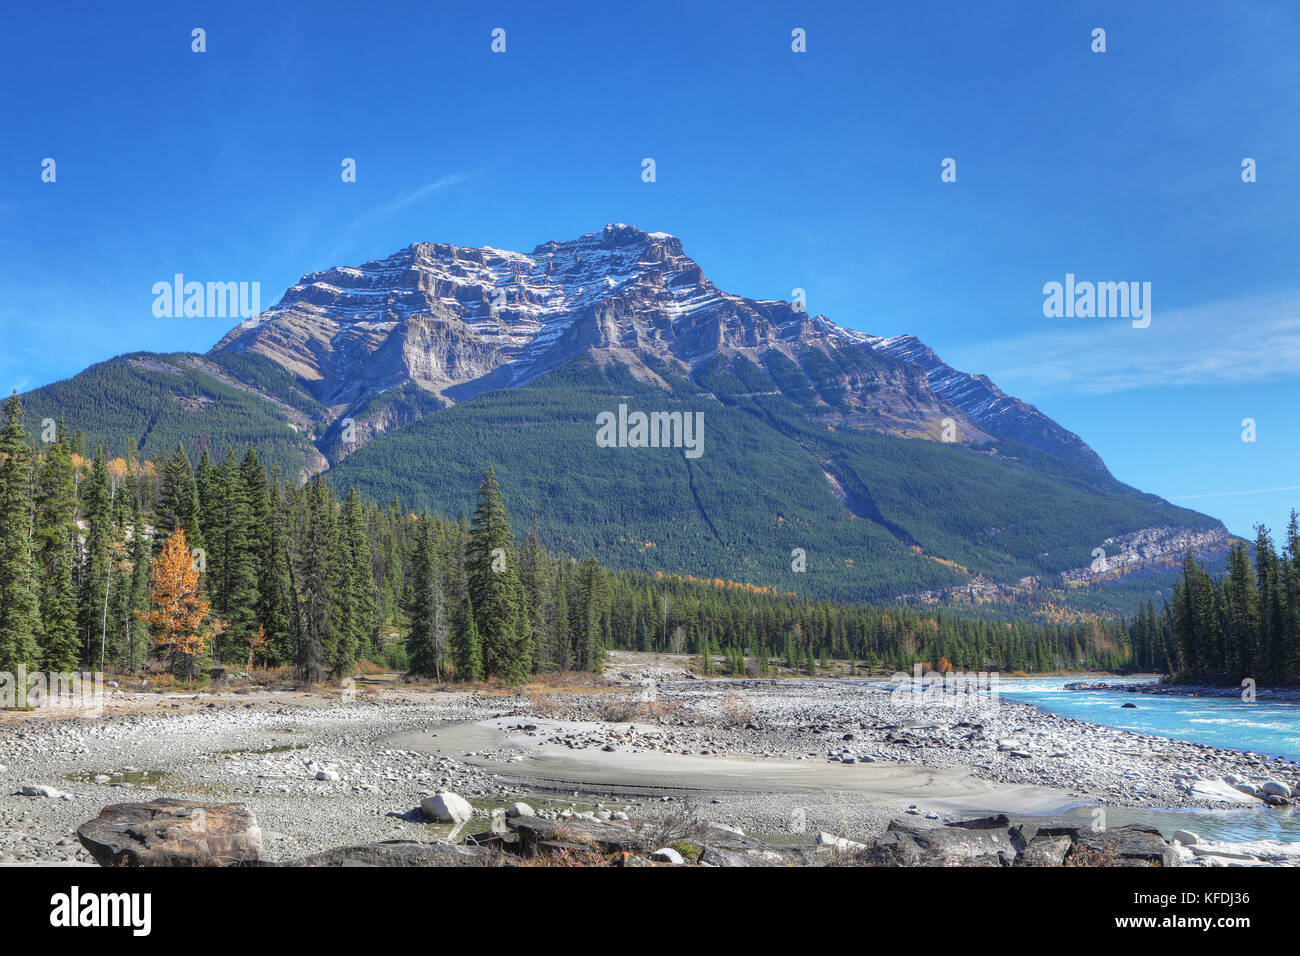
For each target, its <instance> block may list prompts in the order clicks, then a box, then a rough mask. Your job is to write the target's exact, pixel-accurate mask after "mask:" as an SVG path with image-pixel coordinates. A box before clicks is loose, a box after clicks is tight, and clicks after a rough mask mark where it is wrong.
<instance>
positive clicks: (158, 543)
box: [154, 444, 203, 553]
mask: <svg viewBox="0 0 1300 956" xmlns="http://www.w3.org/2000/svg"><path fill="white" fill-rule="evenodd" d="M154 523H155V526H156V527H157V532H156V533H155V535H154V548H155V553H157V552H159V551H161V550H162V546H163V545H164V544H166V543H167V539H168V537H170V536H171V534H172V530H173V529H175V528H181V529H182V530H184V532H185V537H186V540H187V541H188V542H189V545H190V547H191V548H192V549H193V548H198V549H202V548H203V540H202V535H201V533H200V530H199V491H198V485H197V484H196V482H195V480H194V470H193V468H191V466H190V459H189V456H188V455H186V454H185V447H184V446H183V445H180V444H177V446H176V452H175V454H173V455H172V457H171V458H169V459H168V460H167V462H166V463H165V464H164V465H163V474H162V494H161V498H160V500H159V502H158V509H157V517H156V521H155V522H154Z"/></svg>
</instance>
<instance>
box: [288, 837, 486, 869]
mask: <svg viewBox="0 0 1300 956" xmlns="http://www.w3.org/2000/svg"><path fill="white" fill-rule="evenodd" d="M280 865H281V866H485V865H487V851H486V850H485V849H484V848H483V847H482V846H466V845H454V844H451V843H419V842H416V841H413V840H385V841H384V842H382V843H363V844H361V845H359V846H341V847H336V848H334V849H332V850H325V851H323V852H321V853H313V854H311V855H310V856H305V857H302V858H301V859H298V860H292V861H290V862H288V863H282V864H280Z"/></svg>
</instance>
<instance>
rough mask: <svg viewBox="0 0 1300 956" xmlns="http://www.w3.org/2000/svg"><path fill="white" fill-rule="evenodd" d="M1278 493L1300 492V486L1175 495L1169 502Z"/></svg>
mask: <svg viewBox="0 0 1300 956" xmlns="http://www.w3.org/2000/svg"><path fill="white" fill-rule="evenodd" d="M1278 491H1300V485H1283V486H1282V487H1281V488H1252V489H1251V490H1249V491H1210V492H1206V493H1205V494H1203V495H1173V496H1171V497H1170V498H1168V499H1167V500H1168V501H1184V500H1186V499H1188V498H1230V497H1232V496H1234V495H1271V494H1273V493H1274V492H1278Z"/></svg>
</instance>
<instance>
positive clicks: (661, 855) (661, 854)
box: [650, 846, 686, 866]
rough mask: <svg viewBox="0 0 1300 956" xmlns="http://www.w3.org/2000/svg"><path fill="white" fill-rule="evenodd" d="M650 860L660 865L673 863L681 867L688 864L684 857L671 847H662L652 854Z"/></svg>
mask: <svg viewBox="0 0 1300 956" xmlns="http://www.w3.org/2000/svg"><path fill="white" fill-rule="evenodd" d="M650 859H652V860H656V861H658V862H659V863H671V864H673V865H674V866H681V865H682V864H683V863H685V862H686V860H685V859H683V858H682V855H681V854H680V853H678V852H677V851H676V850H674V849H673V848H672V847H670V846H662V847H660V848H659V849H657V850H655V851H654V852H653V853H651V854H650Z"/></svg>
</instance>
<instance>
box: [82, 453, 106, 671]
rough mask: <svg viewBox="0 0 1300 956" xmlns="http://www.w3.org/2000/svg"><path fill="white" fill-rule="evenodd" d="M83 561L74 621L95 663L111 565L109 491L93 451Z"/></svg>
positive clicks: (101, 645) (102, 643)
mask: <svg viewBox="0 0 1300 956" xmlns="http://www.w3.org/2000/svg"><path fill="white" fill-rule="evenodd" d="M84 511H85V516H86V558H85V567H84V571H83V574H82V583H81V600H80V605H79V611H78V615H77V616H78V619H79V624H80V628H81V643H82V654H83V656H84V657H85V658H86V660H88V661H91V662H93V663H95V664H96V665H98V664H99V662H100V660H101V659H102V658H103V657H104V656H105V651H106V644H107V639H108V600H109V596H110V594H111V593H112V587H113V575H114V570H115V569H114V566H113V565H114V562H113V491H112V486H111V483H110V481H109V477H108V465H107V463H106V462H105V461H104V450H103V449H102V448H97V449H96V450H95V460H94V463H93V464H92V465H91V471H90V482H89V484H88V485H87V487H86V493H85V502H84Z"/></svg>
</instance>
